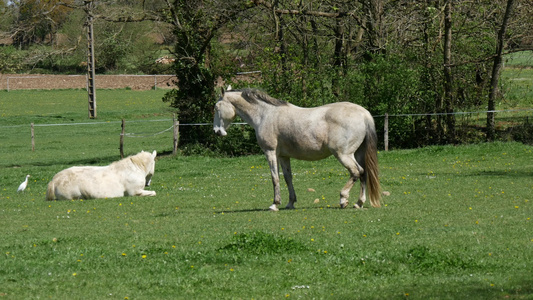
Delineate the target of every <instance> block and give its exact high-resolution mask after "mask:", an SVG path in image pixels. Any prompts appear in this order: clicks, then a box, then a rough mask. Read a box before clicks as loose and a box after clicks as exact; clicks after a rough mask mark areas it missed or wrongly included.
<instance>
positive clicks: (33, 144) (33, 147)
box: [31, 123, 35, 151]
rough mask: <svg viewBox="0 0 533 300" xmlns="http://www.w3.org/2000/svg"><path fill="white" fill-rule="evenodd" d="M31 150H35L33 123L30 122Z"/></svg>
mask: <svg viewBox="0 0 533 300" xmlns="http://www.w3.org/2000/svg"><path fill="white" fill-rule="evenodd" d="M31 151H35V131H34V130H33V123H31Z"/></svg>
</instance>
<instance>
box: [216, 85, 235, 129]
mask: <svg viewBox="0 0 533 300" xmlns="http://www.w3.org/2000/svg"><path fill="white" fill-rule="evenodd" d="M230 89H231V87H229V88H228V90H230ZM234 119H235V107H233V104H231V102H229V100H227V99H226V94H225V93H224V91H222V97H220V99H219V100H218V102H217V104H215V120H214V121H213V130H214V131H215V133H216V134H218V135H219V136H226V135H227V134H228V133H227V132H226V130H227V129H228V127H229V125H230V124H231V122H233V120H234Z"/></svg>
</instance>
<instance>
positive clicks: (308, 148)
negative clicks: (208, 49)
mask: <svg viewBox="0 0 533 300" xmlns="http://www.w3.org/2000/svg"><path fill="white" fill-rule="evenodd" d="M222 92H223V95H222V98H221V99H220V100H219V101H218V102H217V103H216V105H215V120H214V124H213V125H214V127H213V129H214V131H215V133H217V134H218V135H221V136H225V135H226V134H227V133H226V130H227V128H228V127H229V125H230V124H231V122H232V121H233V119H234V118H235V116H236V115H239V116H240V117H241V118H242V119H243V120H244V121H245V122H246V123H248V124H250V125H251V126H252V127H253V128H254V129H255V135H256V137H257V142H258V143H259V146H260V147H261V149H263V151H264V152H265V155H266V158H267V160H268V164H269V165H270V172H271V175H272V184H273V186H274V204H272V206H270V210H273V211H277V210H278V206H279V205H280V204H281V195H280V185H279V174H278V173H279V172H278V162H279V163H280V164H281V168H282V170H283V175H284V177H285V182H286V183H287V187H288V189H289V203H288V204H287V207H286V208H294V203H295V202H296V194H295V192H294V188H293V186H292V173H291V163H290V159H291V158H296V159H302V160H320V159H324V158H326V157H328V156H330V155H334V156H335V157H336V158H337V160H338V161H339V162H340V163H341V164H342V165H343V166H344V167H345V168H346V169H348V171H349V172H350V179H349V180H348V182H347V183H346V185H345V186H344V188H343V189H342V190H341V193H340V206H341V207H342V208H344V207H346V206H347V205H348V197H349V193H350V189H351V188H352V186H353V185H354V183H355V182H356V181H357V180H358V179H361V193H360V194H359V200H358V201H357V203H356V204H355V205H354V207H355V208H361V207H362V206H363V203H365V201H366V195H365V192H366V188H367V184H368V195H369V198H370V204H372V206H374V207H379V206H381V204H380V198H381V192H380V184H379V179H378V160H377V137H376V128H375V126H374V119H373V118H372V115H370V113H369V112H368V111H367V110H366V109H364V108H363V107H361V106H359V105H357V104H353V103H349V102H340V103H331V104H327V105H324V106H319V107H314V108H302V107H298V106H295V105H292V104H290V103H287V102H284V101H280V100H278V99H274V98H272V97H270V96H268V95H267V94H265V93H263V92H261V91H259V90H256V89H245V90H235V91H231V90H229V89H228V91H227V92H225V93H224V91H222Z"/></svg>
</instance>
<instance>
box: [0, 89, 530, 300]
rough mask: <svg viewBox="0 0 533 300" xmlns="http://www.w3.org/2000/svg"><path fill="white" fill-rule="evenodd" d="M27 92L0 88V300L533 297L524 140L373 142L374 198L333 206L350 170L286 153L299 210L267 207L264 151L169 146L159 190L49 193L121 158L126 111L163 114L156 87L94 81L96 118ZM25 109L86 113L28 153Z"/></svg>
mask: <svg viewBox="0 0 533 300" xmlns="http://www.w3.org/2000/svg"><path fill="white" fill-rule="evenodd" d="M25 93H26V92H18V91H17V92H16V93H14V92H13V94H12V92H9V94H8V93H4V92H0V113H1V114H2V118H0V140H1V141H2V144H1V146H0V220H1V225H2V226H0V235H1V236H2V239H0V298H5V299H36V298H52V299H82V298H83V299H87V298H94V299H102V298H106V299H213V298H217V299H233V298H236V299H241V298H242V299H265V298H267V299H270V298H274V299H280V298H302V299H312V298H318V299H403V298H414V299H458V298H459V299H502V298H503V299H507V298H510V299H533V277H532V270H533V256H532V253H533V223H532V222H533V221H532V220H531V218H532V217H533V206H532V200H533V199H532V197H531V195H532V193H533V180H532V179H533V159H532V158H533V147H531V146H527V145H523V144H519V143H491V144H479V145H470V146H458V147H453V146H438V147H428V148H424V149H414V150H400V151H390V152H380V153H379V159H380V166H381V177H380V178H381V182H382V187H383V189H384V190H385V191H389V192H390V193H391V195H390V196H388V197H384V199H383V201H384V202H383V204H384V205H383V207H382V208H368V209H363V210H354V209H344V210H341V209H339V208H338V193H339V191H340V188H341V187H342V186H343V185H344V183H345V182H346V180H347V172H346V171H345V170H344V169H343V168H342V167H341V166H340V164H339V163H337V162H336V161H335V159H332V158H330V159H326V160H324V161H320V162H299V161H294V162H293V171H294V173H295V175H294V183H295V188H296V192H297V194H298V196H299V201H298V203H297V209H296V210H281V211H280V212H278V213H273V212H269V211H267V210H266V209H267V208H268V206H269V205H270V204H271V202H272V185H271V182H270V175H269V173H270V172H269V169H268V164H267V163H266V160H265V159H264V158H263V157H262V156H248V157H240V158H211V157H199V156H193V157H183V156H176V157H173V156H162V157H160V158H159V159H158V161H157V164H156V173H155V176H154V178H153V181H152V186H151V187H150V189H152V190H154V191H156V192H157V196H156V197H153V198H134V197H129V198H115V199H96V200H84V201H81V200H76V201H53V202H47V201H44V195H45V190H46V186H47V184H48V182H49V181H50V179H51V178H52V177H53V175H54V174H55V173H57V172H58V171H60V170H62V169H64V168H67V167H69V166H72V165H81V164H88V165H89V164H90V165H105V164H108V163H110V162H111V161H114V160H116V159H118V158H119V157H118V149H117V148H118V135H119V133H120V123H118V121H119V120H120V119H121V118H127V119H129V118H131V119H134V120H137V121H139V122H131V124H130V123H127V125H126V126H127V128H130V129H131V132H142V131H147V132H148V133H152V132H160V131H161V130H164V129H165V128H167V127H169V126H170V125H171V123H170V121H169V122H168V123H167V122H166V121H163V122H154V120H159V119H168V118H170V115H169V112H168V110H167V109H166V104H163V103H161V100H160V97H161V95H160V94H158V93H162V92H158V91H148V92H133V91H124V90H122V91H102V92H100V93H99V95H100V96H99V97H100V98H101V99H102V100H101V101H100V102H99V109H100V111H99V116H100V118H99V120H95V121H88V120H87V119H86V106H85V105H86V98H85V94H84V92H83V91H55V92H53V91H50V92H46V91H33V92H32V91H29V92H27V93H38V94H37V95H39V97H41V99H42V100H41V101H35V100H33V101H32V102H30V101H29V100H27V99H29V98H31V97H34V96H35V95H30V94H25ZM65 95H71V96H65ZM67 97H72V99H74V98H75V99H76V101H78V100H77V99H78V98H79V99H80V100H79V101H80V103H82V104H80V105H79V106H75V105H73V104H72V103H71V102H72V101H73V100H72V101H69V100H65V98H67ZM106 101H107V102H106ZM36 102H38V103H36ZM51 103H58V104H51ZM127 103H130V105H126V104H127ZM37 112H38V113H37ZM144 119H146V122H141V121H145V120H144ZM35 120H39V122H37V121H35ZM106 121H109V122H106ZM31 122H35V123H36V124H37V123H39V124H54V123H69V124H76V123H82V122H83V123H86V122H88V123H94V124H93V125H92V126H88V125H68V126H67V125H65V126H48V127H47V126H41V127H36V128H35V131H36V133H35V135H36V150H35V151H34V152H32V151H31V146H30V135H29V131H30V130H29V125H28V124H29V123H31ZM170 136H171V134H167V133H164V134H161V135H157V136H152V137H148V138H138V139H135V138H129V139H126V142H125V148H126V150H127V151H126V152H127V154H133V153H136V152H138V151H140V150H141V149H144V150H153V149H156V150H158V151H159V152H163V151H168V150H170V149H171V140H170ZM26 174H31V176H32V177H31V178H30V179H31V180H30V183H29V186H28V188H27V190H26V191H25V192H24V193H17V192H16V189H17V187H18V185H19V184H20V183H21V182H22V181H23V179H24V177H25V175H26ZM309 188H312V189H313V190H314V191H308V189H309ZM357 189H358V185H356V186H355V187H354V190H353V191H352V203H353V199H354V198H355V195H357V192H358V191H357ZM282 196H283V197H284V199H283V200H284V201H285V203H286V201H287V198H288V193H287V191H286V188H283V189H282ZM317 199H318V201H317ZM315 202H316V203H315Z"/></svg>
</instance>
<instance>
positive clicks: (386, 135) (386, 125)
mask: <svg viewBox="0 0 533 300" xmlns="http://www.w3.org/2000/svg"><path fill="white" fill-rule="evenodd" d="M383 127H384V128H383V136H384V139H385V140H384V143H385V151H389V114H388V113H385V122H384V125H383Z"/></svg>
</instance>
